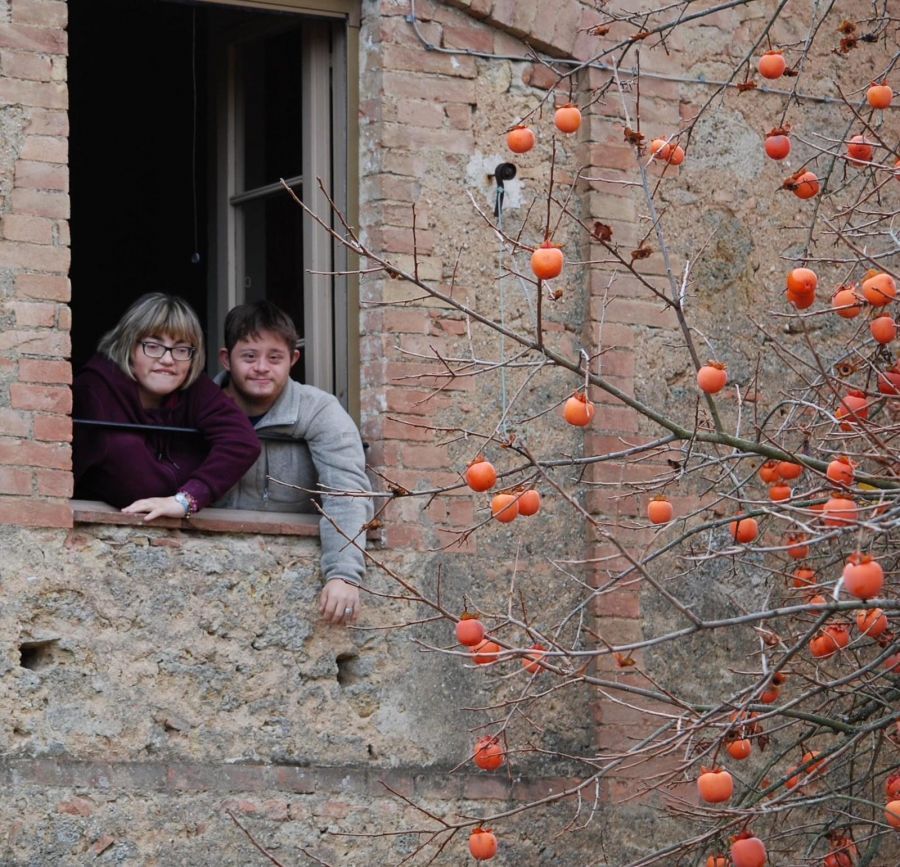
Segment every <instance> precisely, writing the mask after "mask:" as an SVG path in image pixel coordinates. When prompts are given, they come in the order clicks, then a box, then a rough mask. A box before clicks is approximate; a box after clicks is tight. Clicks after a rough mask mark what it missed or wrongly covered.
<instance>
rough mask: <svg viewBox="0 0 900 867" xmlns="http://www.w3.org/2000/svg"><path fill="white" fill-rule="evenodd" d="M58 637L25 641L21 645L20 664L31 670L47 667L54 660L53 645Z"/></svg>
mask: <svg viewBox="0 0 900 867" xmlns="http://www.w3.org/2000/svg"><path fill="white" fill-rule="evenodd" d="M57 641H59V639H58V638H42V639H37V640H34V641H23V642H22V643H21V644H20V645H19V665H21V666H22V668H28V669H30V670H31V671H37V670H38V669H39V668H46V667H47V666H48V665H50V663H51V662H53V645H54V644H56V642H57Z"/></svg>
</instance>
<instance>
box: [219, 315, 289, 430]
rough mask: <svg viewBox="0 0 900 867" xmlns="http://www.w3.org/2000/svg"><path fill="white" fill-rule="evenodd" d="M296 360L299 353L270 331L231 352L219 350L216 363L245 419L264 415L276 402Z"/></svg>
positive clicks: (247, 340)
mask: <svg viewBox="0 0 900 867" xmlns="http://www.w3.org/2000/svg"><path fill="white" fill-rule="evenodd" d="M298 358H300V353H299V352H298V351H297V350H296V349H291V348H290V347H289V346H288V344H287V342H286V341H285V340H284V338H282V337H279V336H278V335H277V334H273V333H272V332H271V331H261V332H260V333H259V334H256V335H250V336H249V337H247V338H245V339H244V340H239V341H238V342H237V343H236V344H235V345H234V347H233V348H232V350H231V352H229V351H228V350H227V349H225V348H222V349H220V350H219V361H220V362H221V364H222V367H224V368H225V370H227V371H228V372H229V374H230V375H231V382H230V383H229V386H230V389H231V390H233V392H234V395H235V397H236V398H237V400H238V403H239V404H241V405H242V407H243V409H244V410H245V411H246V412H247V413H248V415H260V414H262V413H264V412H267V411H268V410H269V409H270V407H271V406H272V404H274V403H275V401H276V400H278V397H279V395H280V394H281V392H282V391H284V387H285V386H286V385H287V383H288V380H289V379H290V377H291V368H292V367H293V366H294V365H295V364H296V363H297V359H298Z"/></svg>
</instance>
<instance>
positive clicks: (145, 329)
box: [97, 292, 206, 389]
mask: <svg viewBox="0 0 900 867" xmlns="http://www.w3.org/2000/svg"><path fill="white" fill-rule="evenodd" d="M164 334H167V335H169V337H171V339H172V340H174V341H176V342H177V343H187V344H188V345H189V346H193V347H194V349H195V352H194V356H193V358H192V359H191V368H190V371H189V372H188V375H187V377H186V378H185V381H184V385H183V386H182V389H185V388H187V387H188V386H189V385H192V384H193V383H194V382H196V381H197V377H199V376H200V374H201V373H202V372H203V368H204V366H205V365H206V357H205V353H204V344H203V329H202V328H201V327H200V320H199V319H198V318H197V314H196V313H195V312H194V310H193V308H192V307H191V306H190V304H188V303H187V301H185V300H184V299H183V298H178V297H177V296H175V295H166V294H164V293H162V292H151V293H150V294H148V295H142V296H141V297H140V298H138V299H137V301H135V302H134V304H132V305H131V307H129V308H128V309H127V310H126V311H125V313H124V314H123V316H122V318H121V319H120V320H119V322H118V324H117V325H116V327H115V328H113V329H112V331H109V332H107V333H106V334H105V335H104V336H103V337H102V338H101V340H100V343H99V344H98V346H97V351H98V352H99V353H100V354H101V355H105V356H106V357H107V358H109V359H110V360H111V361H113V362H115V363H116V364H117V365H118V366H119V367H120V368H121V369H122V371H123V372H124V373H125V374H126V375H127V376H129V377H131V378H132V379H134V374H133V373H132V371H131V353H132V352H133V351H134V348H135V347H136V346H137V345H138V343H140V342H141V341H142V340H144V339H145V338H147V337H162V335H164Z"/></svg>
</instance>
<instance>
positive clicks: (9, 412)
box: [0, 406, 31, 437]
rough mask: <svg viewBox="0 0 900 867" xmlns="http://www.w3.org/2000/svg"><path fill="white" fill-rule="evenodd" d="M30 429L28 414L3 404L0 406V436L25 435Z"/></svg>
mask: <svg viewBox="0 0 900 867" xmlns="http://www.w3.org/2000/svg"><path fill="white" fill-rule="evenodd" d="M30 429H31V424H30V416H29V415H27V414H26V413H24V412H16V410H13V409H8V408H7V407H5V406H4V407H0V436H7V437H27V436H28V433H29V431H30Z"/></svg>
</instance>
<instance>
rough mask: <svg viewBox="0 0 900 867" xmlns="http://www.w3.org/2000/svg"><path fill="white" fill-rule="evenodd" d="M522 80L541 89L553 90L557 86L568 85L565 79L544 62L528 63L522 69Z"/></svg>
mask: <svg viewBox="0 0 900 867" xmlns="http://www.w3.org/2000/svg"><path fill="white" fill-rule="evenodd" d="M522 82H523V83H524V84H527V85H529V86H530V87H537V88H539V89H540V90H553V89H555V88H557V87H566V88H567V87H568V85H567V84H566V82H565V81H561V80H560V77H559V76H558V75H557V74H556V73H555V72H553V71H552V70H550V69H548V68H547V67H546V66H543V65H542V64H534V63H532V64H528V65H527V66H526V67H525V69H524V70H523V71H522Z"/></svg>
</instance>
